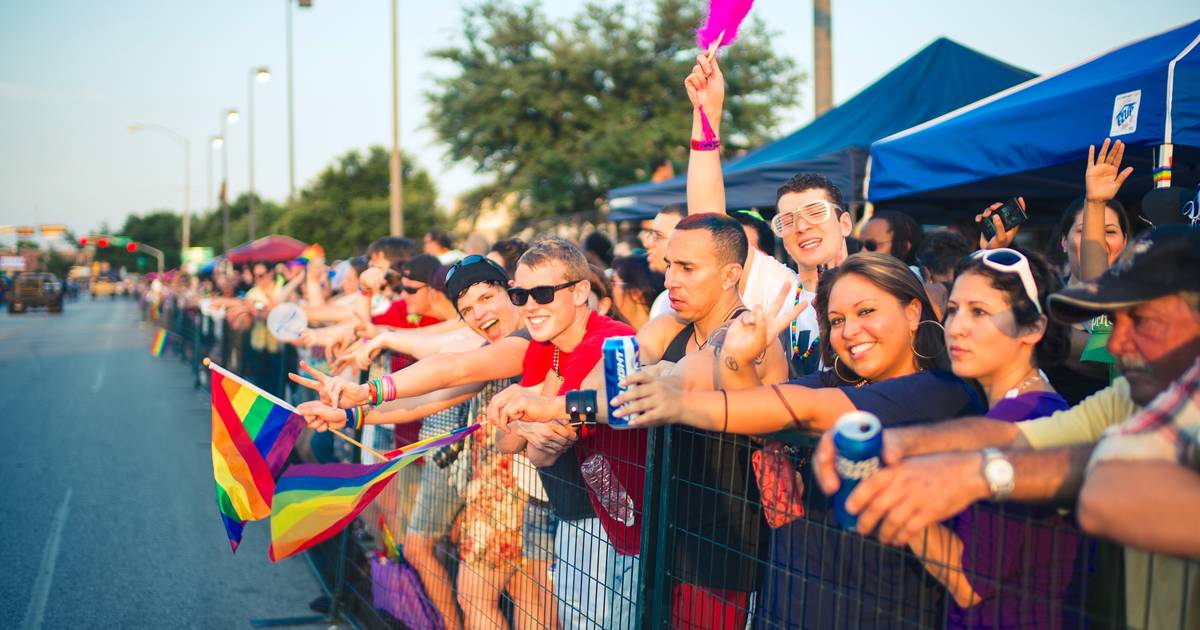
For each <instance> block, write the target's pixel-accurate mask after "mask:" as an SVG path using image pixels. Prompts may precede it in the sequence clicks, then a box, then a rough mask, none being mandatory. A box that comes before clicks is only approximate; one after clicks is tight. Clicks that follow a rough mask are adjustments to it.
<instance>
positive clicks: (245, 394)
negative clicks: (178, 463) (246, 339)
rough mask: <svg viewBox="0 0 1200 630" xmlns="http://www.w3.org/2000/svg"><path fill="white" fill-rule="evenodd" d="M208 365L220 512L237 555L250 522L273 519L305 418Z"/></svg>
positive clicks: (214, 473)
mask: <svg viewBox="0 0 1200 630" xmlns="http://www.w3.org/2000/svg"><path fill="white" fill-rule="evenodd" d="M209 367H210V368H211V369H212V461H213V480H214V482H215V484H216V489H217V509H218V511H219V512H220V514H221V520H222V521H223V522H224V524H225V533H226V534H228V536H229V546H230V548H232V549H233V551H234V552H236V551H237V547H238V544H239V543H241V541H242V529H243V528H244V527H245V525H246V521H257V520H260V519H264V518H266V517H268V516H270V515H271V496H272V495H273V494H274V493H275V478H276V477H277V476H278V475H279V470H280V469H281V468H283V465H284V463H286V462H287V457H288V453H290V452H291V451H292V445H294V444H295V443H296V438H297V437H298V436H299V435H300V431H301V429H303V428H304V418H303V417H301V416H300V415H299V414H297V413H296V410H295V409H293V408H292V407H291V406H290V405H288V404H287V403H285V402H283V401H281V400H279V399H278V398H275V397H274V396H271V395H270V394H268V393H266V392H264V391H262V390H261V389H258V388H257V387H255V386H254V385H251V384H250V383H247V382H246V381H244V380H242V379H241V378H239V377H238V376H237V375H236V374H233V373H231V372H229V371H227V370H225V369H224V368H221V367H219V366H217V365H216V364H215V363H210V364H209Z"/></svg>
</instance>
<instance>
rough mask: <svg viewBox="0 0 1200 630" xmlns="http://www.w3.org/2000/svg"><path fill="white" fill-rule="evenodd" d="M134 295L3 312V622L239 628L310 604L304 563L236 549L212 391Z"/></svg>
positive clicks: (255, 536)
mask: <svg viewBox="0 0 1200 630" xmlns="http://www.w3.org/2000/svg"><path fill="white" fill-rule="evenodd" d="M149 345H150V331H149V330H148V329H147V328H144V327H143V326H142V325H141V324H140V323H139V318H138V312H137V309H136V306H135V304H134V303H133V302H131V301H128V300H120V299H118V300H116V301H109V300H106V299H101V300H100V301H98V302H91V301H89V300H87V299H86V298H84V299H83V300H81V301H78V302H68V303H67V304H66V308H65V312H64V313H63V314H62V315H51V314H48V313H46V312H44V311H31V312H29V313H26V314H23V315H9V314H8V313H7V309H5V310H3V311H0V410H2V411H0V417H2V418H3V420H4V432H3V434H0V435H2V438H0V627H4V628H22V627H27V628H38V627H44V628H72V629H73V628H245V627H249V620H250V619H252V618H263V617H281V616H282V617H285V616H296V615H305V614H309V611H308V607H307V603H308V601H309V600H310V599H312V598H313V597H315V596H316V595H318V594H319V589H318V586H317V583H316V581H315V579H314V578H313V576H312V574H311V573H310V571H309V569H308V565H307V563H306V562H305V560H304V559H303V558H299V557H298V558H292V559H288V560H285V561H283V562H281V563H279V564H272V563H271V561H270V560H268V559H267V546H268V544H269V538H270V534H269V531H268V524H267V523H266V522H262V523H251V524H249V525H248V526H247V528H246V535H245V539H244V540H243V542H242V545H241V547H240V548H239V550H238V553H237V555H236V556H234V555H232V554H230V552H229V544H228V542H227V540H226V538H225V532H224V529H223V528H222V526H221V521H220V517H219V516H218V515H217V509H216V505H215V501H214V497H213V480H212V461H211V454H210V453H211V451H210V447H209V435H210V431H211V428H210V411H209V403H208V393H207V392H206V391H199V390H194V389H192V377H191V373H190V371H189V370H188V368H187V366H186V365H184V364H183V363H182V362H181V361H179V360H178V359H177V358H175V357H162V358H155V357H152V356H150V354H149V352H148V348H149Z"/></svg>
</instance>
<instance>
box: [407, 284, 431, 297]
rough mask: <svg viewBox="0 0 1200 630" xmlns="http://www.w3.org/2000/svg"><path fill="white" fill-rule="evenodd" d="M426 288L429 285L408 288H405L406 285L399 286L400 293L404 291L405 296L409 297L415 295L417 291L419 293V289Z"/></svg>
mask: <svg viewBox="0 0 1200 630" xmlns="http://www.w3.org/2000/svg"><path fill="white" fill-rule="evenodd" d="M428 286H429V285H427V284H423V285H421V286H419V287H410V286H407V285H400V290H401V291H404V292H405V293H407V294H409V295H412V294H414V293H416V292H417V291H420V290H421V289H424V288H426V287H428Z"/></svg>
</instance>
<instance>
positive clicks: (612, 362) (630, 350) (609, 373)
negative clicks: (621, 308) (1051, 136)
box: [601, 336, 642, 429]
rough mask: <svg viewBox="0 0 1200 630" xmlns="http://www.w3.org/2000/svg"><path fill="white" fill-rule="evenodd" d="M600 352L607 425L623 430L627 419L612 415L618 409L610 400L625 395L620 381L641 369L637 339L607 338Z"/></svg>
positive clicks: (627, 422)
mask: <svg viewBox="0 0 1200 630" xmlns="http://www.w3.org/2000/svg"><path fill="white" fill-rule="evenodd" d="M601 350H602V351H603V352H604V388H605V390H606V391H607V394H608V401H607V403H608V424H609V426H611V427H613V428H616V429H624V428H626V427H628V426H629V418H618V417H616V416H615V415H613V414H614V413H615V412H616V411H617V409H619V408H620V407H614V406H613V404H612V399H613V398H616V397H617V396H619V395H621V394H623V393H625V388H624V387H621V381H623V380H625V377H627V376H629V375H630V374H633V373H634V372H636V371H638V370H640V369H642V362H641V359H639V358H638V344H637V337H632V336H630V337H609V338H608V339H605V340H604V345H603V346H601Z"/></svg>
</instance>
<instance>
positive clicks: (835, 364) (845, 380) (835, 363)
mask: <svg viewBox="0 0 1200 630" xmlns="http://www.w3.org/2000/svg"><path fill="white" fill-rule="evenodd" d="M838 359H841V357H840V356H838V353H836V352H834V353H833V375H834V376H836V377H837V378H838V380H839V381H841V382H843V383H846V384H849V385H857V384H859V383H862V382H863V381H865V380H866V379H864V378H861V377H860V378H859V380H857V381H855V380H851V379H848V378H846V377H844V376H842V373H841V372H838Z"/></svg>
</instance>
